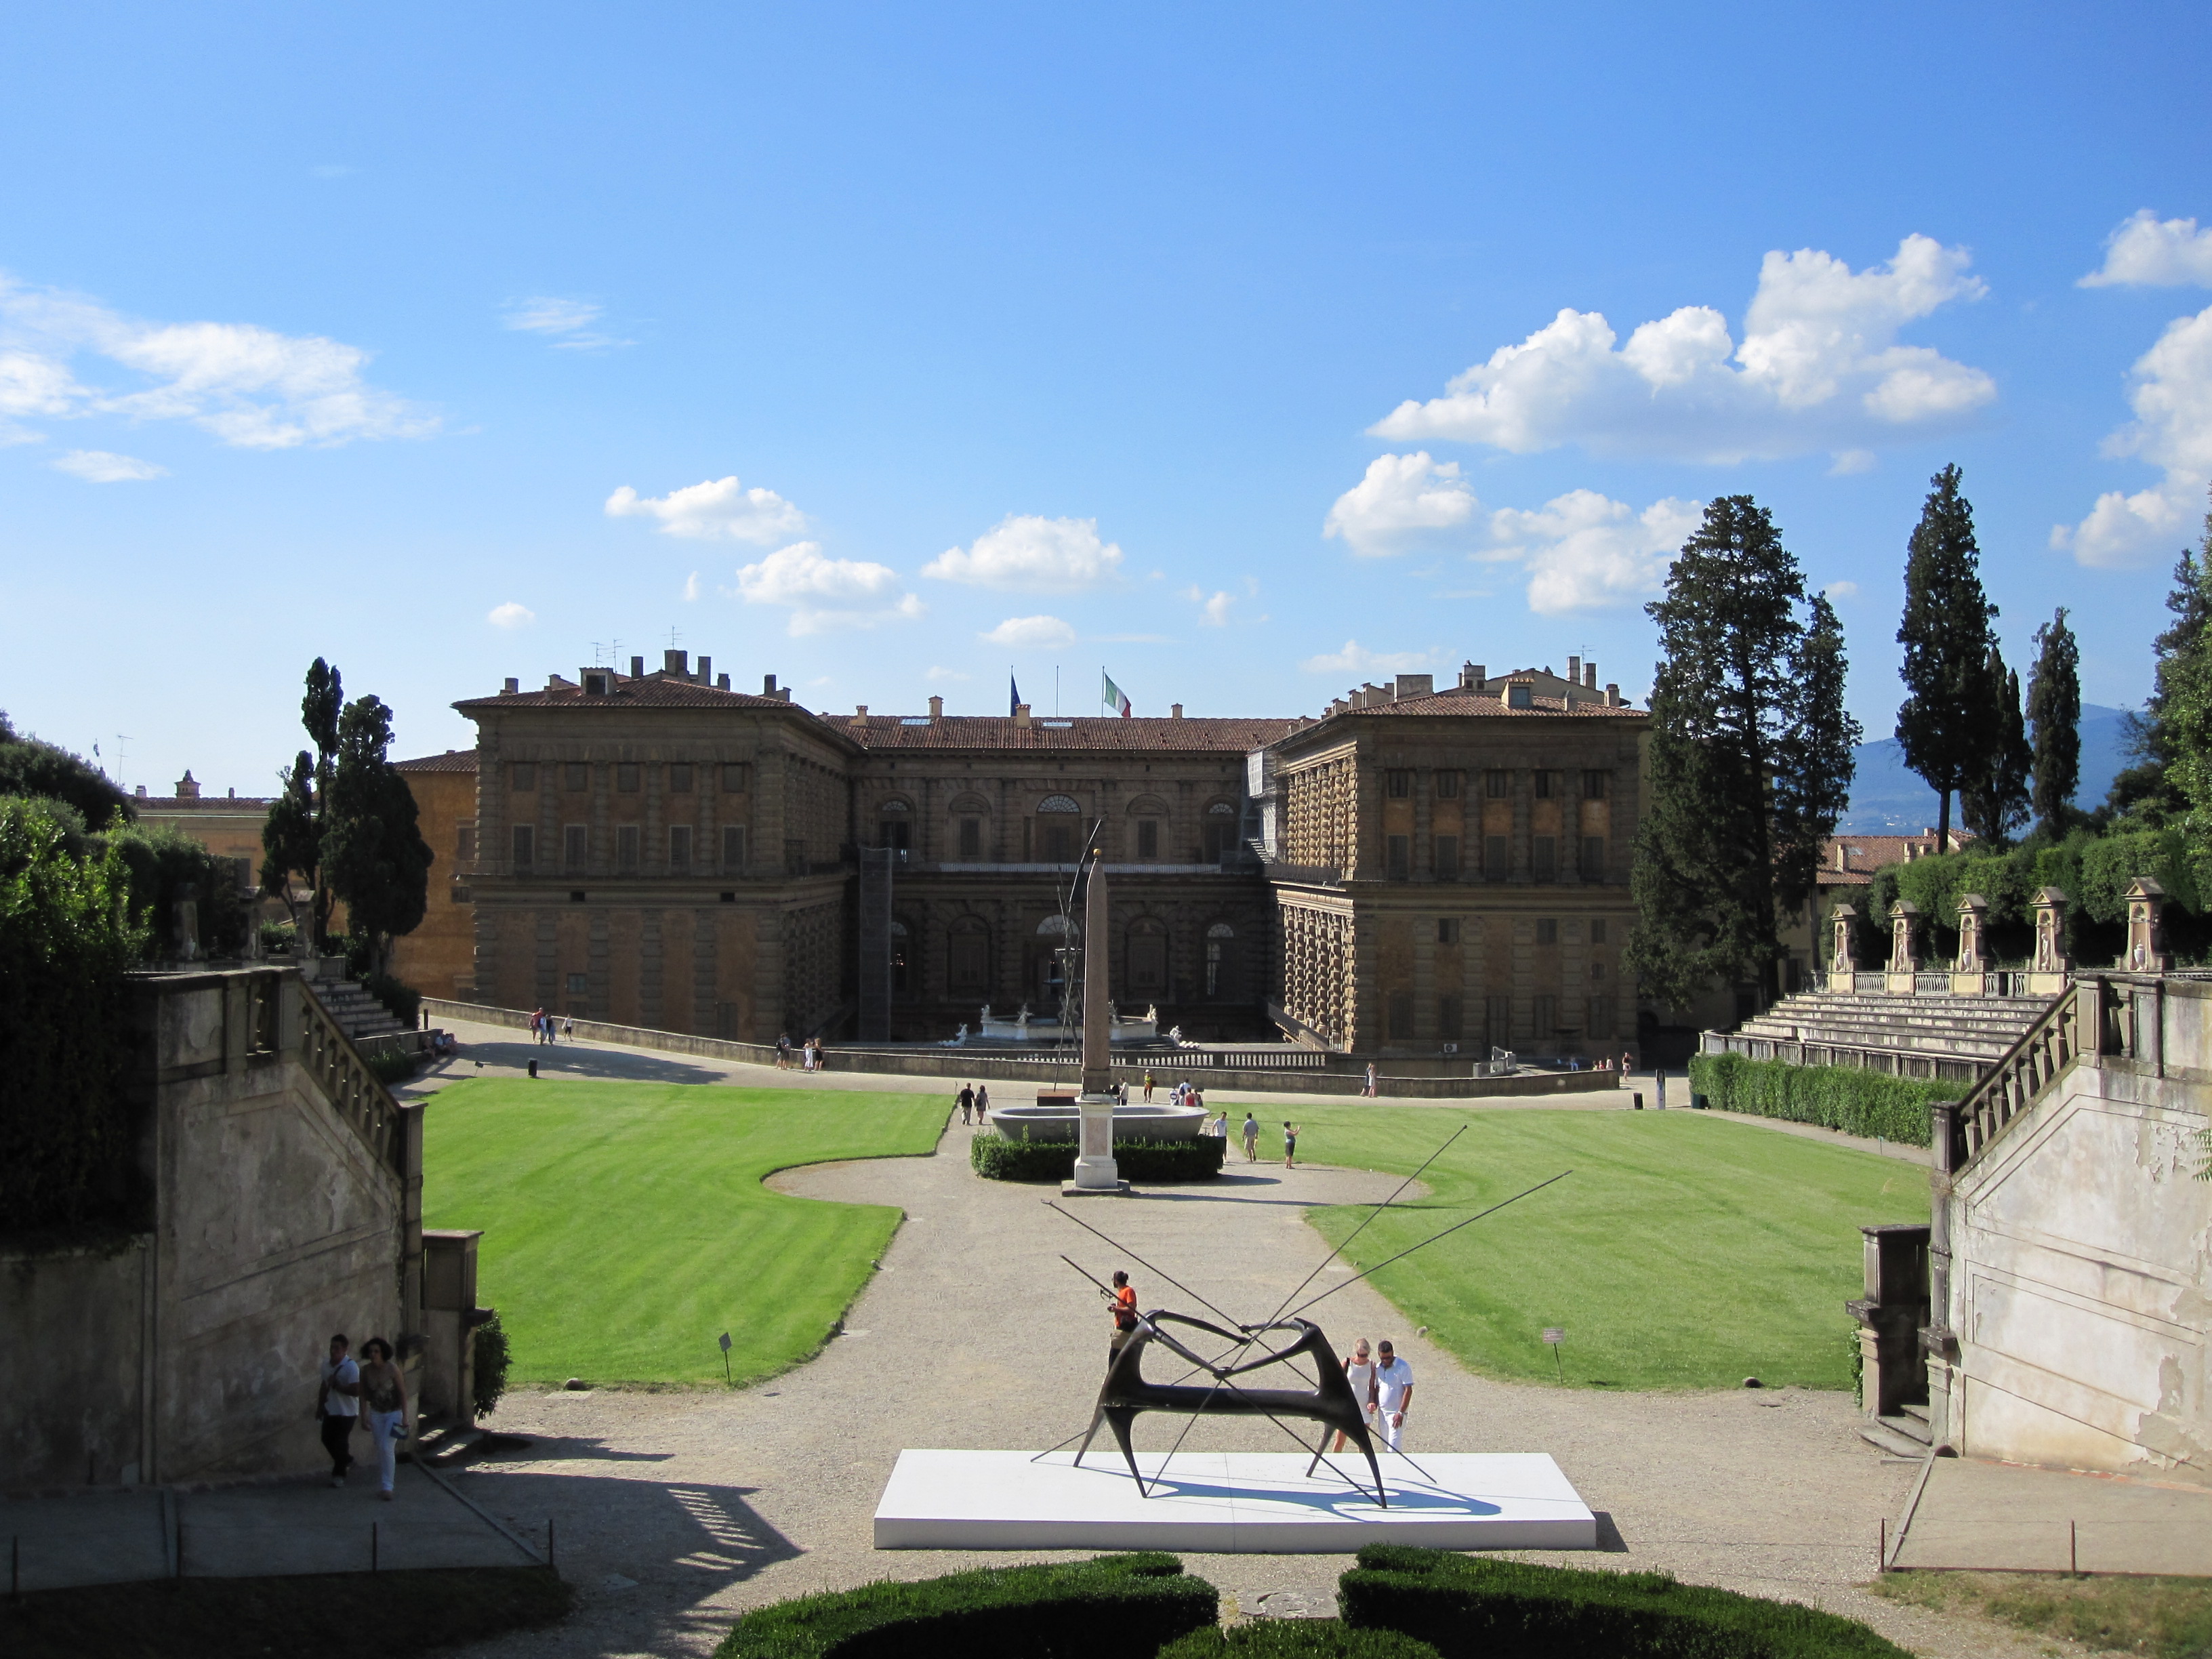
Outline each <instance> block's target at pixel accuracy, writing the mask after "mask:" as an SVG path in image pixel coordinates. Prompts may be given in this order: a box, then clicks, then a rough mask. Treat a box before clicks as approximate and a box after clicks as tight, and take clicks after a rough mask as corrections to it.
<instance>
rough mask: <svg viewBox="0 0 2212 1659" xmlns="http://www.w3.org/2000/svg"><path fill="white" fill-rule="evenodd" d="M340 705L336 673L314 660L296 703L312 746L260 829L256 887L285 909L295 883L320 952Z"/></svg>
mask: <svg viewBox="0 0 2212 1659" xmlns="http://www.w3.org/2000/svg"><path fill="white" fill-rule="evenodd" d="M344 701H345V690H344V683H343V680H341V679H340V678H339V676H338V671H337V669H335V668H333V667H331V665H329V664H328V663H326V662H325V661H324V660H323V659H321V658H320V657H318V658H316V659H315V660H314V662H313V665H311V666H310V667H309V668H308V670H307V696H304V697H302V698H301V700H300V724H301V725H302V726H305V727H306V728H307V736H308V738H309V739H310V740H311V741H312V742H313V744H314V745H315V752H314V753H313V755H310V754H308V753H307V750H304V749H303V750H301V751H300V753H299V756H298V757H297V758H295V760H294V761H293V763H292V769H291V771H290V772H289V773H287V774H285V775H284V787H283V791H282V792H281V793H279V794H278V795H277V797H276V799H275V800H274V801H272V802H270V806H269V817H268V818H267V819H266V820H265V821H264V823H263V824H262V826H261V854H262V859H261V885H262V886H263V887H264V889H266V890H269V891H270V892H273V893H280V894H282V895H283V898H284V902H285V903H286V904H287V905H288V906H289V905H292V904H293V903H294V902H295V901H294V900H293V897H292V878H293V877H294V876H295V875H298V876H299V877H301V878H302V879H303V880H304V881H305V882H306V883H307V887H308V889H309V890H311V892H312V893H313V899H314V908H313V912H312V913H311V914H310V915H309V916H308V919H307V920H308V944H309V947H310V948H311V949H314V950H320V949H322V948H323V946H324V945H326V944H327V943H328V942H329V939H330V933H331V901H332V899H333V897H334V895H333V894H332V893H331V890H330V884H329V883H328V882H327V881H325V879H324V878H323V834H324V829H325V817H326V810H325V809H326V806H327V803H328V801H329V799H330V792H331V773H332V771H333V770H334V769H335V768H336V766H337V747H338V717H339V711H340V709H341V708H343V705H344Z"/></svg>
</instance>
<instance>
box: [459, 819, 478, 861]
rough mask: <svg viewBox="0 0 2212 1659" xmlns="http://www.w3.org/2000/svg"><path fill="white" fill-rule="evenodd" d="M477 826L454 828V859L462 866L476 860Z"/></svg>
mask: <svg viewBox="0 0 2212 1659" xmlns="http://www.w3.org/2000/svg"><path fill="white" fill-rule="evenodd" d="M476 855H477V827H476V825H474V824H473V823H461V824H456V825H455V826H454V827H453V857H454V859H455V860H456V861H457V862H459V863H462V864H467V863H470V862H471V861H472V860H474V859H475V858H476Z"/></svg>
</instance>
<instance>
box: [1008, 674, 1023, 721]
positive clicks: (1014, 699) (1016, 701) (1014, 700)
mask: <svg viewBox="0 0 2212 1659" xmlns="http://www.w3.org/2000/svg"><path fill="white" fill-rule="evenodd" d="M1021 706H1022V688H1021V687H1020V686H1019V685H1018V684H1015V681H1014V677H1013V676H1012V674H1009V675H1007V676H1006V718H1007V719H1008V720H1012V719H1013V717H1014V712H1015V711H1016V710H1017V709H1018V708H1020V707H1021Z"/></svg>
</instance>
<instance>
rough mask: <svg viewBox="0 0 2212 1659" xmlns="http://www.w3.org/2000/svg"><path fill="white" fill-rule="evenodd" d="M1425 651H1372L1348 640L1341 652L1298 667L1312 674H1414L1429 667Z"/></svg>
mask: <svg viewBox="0 0 2212 1659" xmlns="http://www.w3.org/2000/svg"><path fill="white" fill-rule="evenodd" d="M1428 662H1429V653H1427V652H1425V651H1370V650H1368V649H1366V648H1365V647H1364V646H1362V645H1361V644H1360V643H1359V641H1358V640H1346V641H1345V642H1344V649H1343V650H1341V651H1330V652H1326V653H1323V654H1322V655H1321V656H1318V657H1308V658H1307V659H1305V660H1304V662H1302V663H1300V664H1299V665H1298V666H1299V667H1301V668H1303V669H1304V670H1305V671H1306V672H1307V673H1309V674H1377V673H1380V674H1396V673H1401V672H1403V673H1413V672H1416V671H1419V670H1420V669H1423V668H1425V667H1427V666H1428Z"/></svg>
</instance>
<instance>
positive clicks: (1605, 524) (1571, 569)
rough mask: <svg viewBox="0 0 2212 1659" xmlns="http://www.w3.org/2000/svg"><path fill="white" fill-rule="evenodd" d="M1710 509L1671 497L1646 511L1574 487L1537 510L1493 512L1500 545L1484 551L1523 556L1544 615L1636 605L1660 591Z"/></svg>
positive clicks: (1534, 601) (1534, 603) (1536, 606)
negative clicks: (1678, 554)
mask: <svg viewBox="0 0 2212 1659" xmlns="http://www.w3.org/2000/svg"><path fill="white" fill-rule="evenodd" d="M1703 511H1704V509H1703V507H1702V505H1701V504H1700V503H1699V502H1697V501H1679V500H1677V499H1675V498H1674V496H1671V495H1670V496H1668V497H1667V498H1666V499H1665V500H1663V501H1654V502H1652V504H1651V505H1650V506H1649V507H1645V508H1644V510H1643V511H1642V512H1641V513H1638V512H1637V511H1636V510H1635V509H1634V508H1633V507H1630V506H1629V505H1628V503H1627V502H1626V501H1613V500H1612V499H1610V498H1609V497H1607V496H1604V495H1600V494H1598V492H1597V491H1595V489H1572V490H1569V491H1568V492H1567V493H1566V494H1565V495H1559V496H1556V497H1554V498H1553V500H1551V501H1547V502H1545V503H1544V505H1543V506H1542V507H1540V508H1538V509H1537V510H1536V511H1534V512H1533V513H1529V512H1522V511H1519V510H1516V509H1514V508H1510V507H1508V508H1504V509H1502V510H1500V511H1498V512H1496V513H1492V514H1491V515H1490V536H1491V542H1492V545H1491V547H1490V548H1489V549H1488V550H1486V551H1484V552H1483V553H1481V554H1480V555H1478V556H1479V557H1481V558H1484V559H1512V560H1516V561H1518V562H1520V564H1521V565H1522V568H1524V569H1526V570H1527V571H1528V608H1529V609H1530V610H1531V611H1534V612H1535V613H1536V614H1537V615H1538V616H1540V617H1556V616H1560V615H1562V614H1564V613H1565V612H1567V611H1594V610H1599V609H1601V608H1603V607H1605V606H1607V605H1629V604H1632V603H1634V602H1635V601H1636V600H1638V599H1642V598H1644V596H1645V595H1646V594H1650V593H1655V592H1658V590H1659V588H1660V586H1662V584H1663V583H1664V582H1665V580H1666V578H1667V567H1668V565H1669V564H1671V563H1673V562H1674V555H1675V553H1676V552H1677V551H1679V550H1680V548H1681V545H1682V544H1683V543H1684V542H1686V541H1687V540H1688V539H1689V538H1690V533H1691V532H1692V531H1694V530H1695V529H1696V528H1697V527H1698V521H1699V517H1700V516H1701V514H1702V513H1703Z"/></svg>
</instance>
